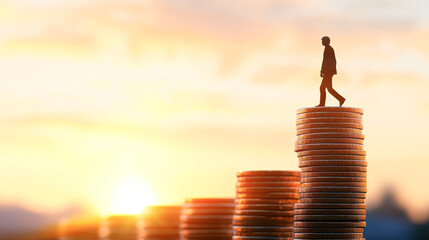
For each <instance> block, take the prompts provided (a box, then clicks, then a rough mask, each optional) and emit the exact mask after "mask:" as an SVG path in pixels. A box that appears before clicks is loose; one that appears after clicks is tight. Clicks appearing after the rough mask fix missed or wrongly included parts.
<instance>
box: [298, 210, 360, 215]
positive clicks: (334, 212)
mask: <svg viewBox="0 0 429 240" xmlns="http://www.w3.org/2000/svg"><path fill="white" fill-rule="evenodd" d="M294 214H295V215H365V214H366V210H365V209H295V211H294Z"/></svg>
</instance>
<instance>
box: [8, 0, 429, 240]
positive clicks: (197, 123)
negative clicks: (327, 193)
mask: <svg viewBox="0 0 429 240" xmlns="http://www.w3.org/2000/svg"><path fill="white" fill-rule="evenodd" d="M428 8H429V2H427V1H424V0H420V1H401V0H349V1H342V0H313V1H310V0H309V1H302V0H299V1H298V0H264V1H263V0H235V1H227V0H91V1H85V0H62V1H55V0H1V1H0V109H1V111H0V159H1V160H0V176H1V184H0V238H1V239H52V236H51V234H52V232H55V231H56V230H55V229H56V226H57V224H58V222H59V221H62V220H64V219H70V218H74V217H77V216H88V218H92V217H97V216H107V215H111V214H134V213H138V212H140V211H141V210H142V209H143V208H144V207H145V206H147V205H153V204H181V203H182V202H183V200H184V199H185V198H188V197H208V196H210V197H233V196H234V194H235V188H234V185H235V181H236V177H235V174H236V172H237V171H240V170H254V169H292V170H298V164H297V163H298V160H297V157H296V154H295V152H294V150H293V145H294V140H295V111H296V109H297V108H301V107H308V106H314V105H317V104H318V100H319V99H318V98H319V85H320V82H321V79H320V77H319V72H320V66H321V61H322V54H323V46H322V45H321V40H320V39H321V37H322V36H324V35H327V36H329V37H330V38H331V45H332V46H333V48H334V49H335V51H336V57H337V62H338V64H337V68H338V75H336V76H335V77H334V87H335V89H336V90H337V91H338V92H340V93H341V94H342V95H343V96H345V97H346V98H347V101H346V103H345V106H352V107H361V108H364V110H365V115H364V126H365V129H364V131H365V134H366V140H365V149H366V150H367V152H368V156H367V160H368V164H369V167H368V198H367V203H368V208H369V212H368V227H367V229H366V233H365V234H366V237H367V238H368V239H402V240H404V239H427V238H425V237H423V238H421V236H426V237H427V236H428V235H427V234H428V233H427V232H428V228H429V223H428V216H429V185H428V184H427V183H428V182H429V175H428V174H427V169H428V168H429V162H428V157H429V148H428V147H427V143H428V138H429V127H427V123H428V122H429V95H428V94H427V90H428V89H429V80H428V76H429V68H428V66H429V47H428V42H429V16H428V15H427V9H428ZM328 96H329V95H328ZM327 105H337V102H336V100H335V99H334V98H332V97H330V96H329V97H328V101H327ZM425 231H426V235H424V234H425V233H424V232H425ZM2 236H3V237H2ZM398 237H399V238H398ZM419 237H420V238H419Z"/></svg>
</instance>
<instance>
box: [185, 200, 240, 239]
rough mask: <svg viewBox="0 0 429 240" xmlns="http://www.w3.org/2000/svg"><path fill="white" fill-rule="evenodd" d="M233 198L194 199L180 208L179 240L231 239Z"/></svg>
mask: <svg viewBox="0 0 429 240" xmlns="http://www.w3.org/2000/svg"><path fill="white" fill-rule="evenodd" d="M233 214H234V199H233V198H194V199H188V200H186V203H185V204H184V205H183V208H182V216H181V225H180V239H181V240H193V239H199V240H203V239H218V240H231V239H232V215H233Z"/></svg>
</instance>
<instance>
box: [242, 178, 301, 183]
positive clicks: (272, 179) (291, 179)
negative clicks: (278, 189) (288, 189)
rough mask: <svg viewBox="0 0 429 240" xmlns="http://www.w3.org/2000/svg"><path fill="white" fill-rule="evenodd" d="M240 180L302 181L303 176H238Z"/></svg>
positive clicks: (259, 181) (262, 181) (261, 181)
mask: <svg viewBox="0 0 429 240" xmlns="http://www.w3.org/2000/svg"><path fill="white" fill-rule="evenodd" d="M237 180H238V182H258V183H264V182H269V183H272V182H300V181H301V177H283V176H258V177H247V176H246V177H238V178H237Z"/></svg>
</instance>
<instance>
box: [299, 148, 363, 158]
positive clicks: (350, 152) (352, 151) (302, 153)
mask: <svg viewBox="0 0 429 240" xmlns="http://www.w3.org/2000/svg"><path fill="white" fill-rule="evenodd" d="M297 155H298V157H303V156H311V155H358V156H366V151H365V150H358V149H328V150H307V151H300V152H297Z"/></svg>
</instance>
